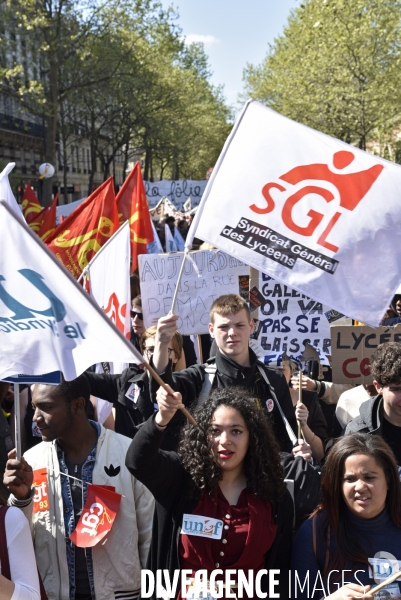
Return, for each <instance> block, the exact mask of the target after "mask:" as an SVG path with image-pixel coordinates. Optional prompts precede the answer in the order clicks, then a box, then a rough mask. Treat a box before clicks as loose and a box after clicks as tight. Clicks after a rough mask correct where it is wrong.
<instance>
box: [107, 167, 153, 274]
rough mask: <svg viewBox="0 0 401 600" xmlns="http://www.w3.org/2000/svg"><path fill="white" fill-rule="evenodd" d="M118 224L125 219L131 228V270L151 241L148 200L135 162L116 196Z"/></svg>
mask: <svg viewBox="0 0 401 600" xmlns="http://www.w3.org/2000/svg"><path fill="white" fill-rule="evenodd" d="M116 203H117V209H118V216H119V219H120V224H122V223H123V222H124V221H126V220H127V219H128V220H129V223H130V229H131V270H132V271H135V269H136V268H137V267H138V254H147V249H146V246H147V245H148V244H150V243H151V242H153V229H152V223H151V221H150V214H149V207H148V201H147V199H146V193H145V186H144V185H143V179H142V173H141V166H140V164H139V162H137V163H136V164H135V166H134V168H133V169H132V171H131V173H130V174H129V175H128V177H127V179H126V180H125V181H124V183H123V185H122V187H121V190H120V191H119V192H118V194H117V196H116Z"/></svg>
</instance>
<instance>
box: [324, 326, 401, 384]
mask: <svg viewBox="0 0 401 600" xmlns="http://www.w3.org/2000/svg"><path fill="white" fill-rule="evenodd" d="M385 342H401V325H396V326H395V327H377V328H376V329H373V328H372V327H366V326H364V327H358V326H354V327H341V326H340V327H338V326H333V327H332V328H331V345H332V367H333V381H335V382H336V383H355V384H361V383H372V381H373V378H372V376H371V374H370V357H371V356H372V354H373V352H374V351H375V350H376V348H377V347H378V345H379V344H384V343H385Z"/></svg>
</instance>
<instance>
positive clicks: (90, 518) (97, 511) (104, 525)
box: [70, 484, 122, 548]
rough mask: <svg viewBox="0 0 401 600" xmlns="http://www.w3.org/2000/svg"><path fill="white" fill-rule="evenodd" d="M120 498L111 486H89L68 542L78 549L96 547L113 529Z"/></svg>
mask: <svg viewBox="0 0 401 600" xmlns="http://www.w3.org/2000/svg"><path fill="white" fill-rule="evenodd" d="M121 498H122V496H121V494H117V493H116V492H115V491H114V488H112V487H111V486H107V485H105V486H103V485H94V484H89V485H88V493H87V496H86V502H85V506H84V508H83V509H82V514H81V516H80V518H79V521H78V523H77V526H76V527H75V529H74V531H73V532H72V533H71V535H70V540H71V541H72V542H73V543H74V544H75V545H76V546H78V547H79V548H92V547H93V546H96V544H97V543H98V542H100V540H102V539H103V538H104V537H105V536H106V535H107V534H108V533H109V531H110V530H111V528H112V527H113V523H114V519H115V518H116V514H117V513H118V509H119V507H120V502H121Z"/></svg>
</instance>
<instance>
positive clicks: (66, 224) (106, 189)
mask: <svg viewBox="0 0 401 600" xmlns="http://www.w3.org/2000/svg"><path fill="white" fill-rule="evenodd" d="M118 228H119V222H118V212H117V207H116V199H115V195H114V183H113V178H112V177H109V179H107V181H105V182H104V183H102V185H101V186H100V187H98V188H97V190H95V191H94V192H93V193H92V194H91V195H90V196H89V198H87V199H86V200H85V201H84V202H82V204H80V205H79V206H78V208H76V209H75V210H74V211H73V212H72V213H71V214H70V215H68V217H67V218H66V219H65V220H64V221H63V222H62V223H60V225H59V226H58V227H56V229H55V230H54V231H53V233H51V234H50V235H49V237H48V238H47V239H46V245H47V246H48V247H49V249H50V250H51V251H52V252H54V254H55V255H56V256H57V258H58V259H59V260H60V261H61V262H62V263H63V264H64V266H65V267H67V269H68V270H69V271H70V272H71V273H72V275H73V276H74V277H75V278H76V279H78V277H79V276H80V275H81V273H82V271H83V269H84V268H85V267H86V266H87V264H88V263H89V261H90V260H91V259H92V258H93V256H94V255H95V254H96V252H97V251H98V250H100V248H101V247H102V246H103V244H105V243H106V242H107V240H108V239H109V238H111V236H112V235H113V233H115V232H116V231H117V229H118Z"/></svg>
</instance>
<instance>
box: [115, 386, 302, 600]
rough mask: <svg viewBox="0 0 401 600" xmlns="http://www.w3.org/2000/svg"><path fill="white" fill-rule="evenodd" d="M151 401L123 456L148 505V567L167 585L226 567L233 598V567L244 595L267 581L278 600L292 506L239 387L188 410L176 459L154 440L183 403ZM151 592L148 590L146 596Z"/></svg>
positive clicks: (264, 424)
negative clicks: (152, 411)
mask: <svg viewBox="0 0 401 600" xmlns="http://www.w3.org/2000/svg"><path fill="white" fill-rule="evenodd" d="M158 400H159V410H158V412H157V413H156V415H155V416H154V417H152V418H151V419H149V420H148V421H147V422H146V423H145V425H144V426H142V427H141V428H140V430H139V431H138V433H137V434H136V436H135V438H134V439H133V441H132V444H131V446H130V449H129V450H128V454H127V459H126V465H127V467H128V469H129V470H130V471H131V473H133V474H135V476H136V477H137V479H139V480H140V481H142V482H143V483H144V484H145V485H146V487H148V489H149V490H150V491H151V492H152V493H153V495H154V496H155V499H156V511H155V522H154V528H153V539H152V543H151V549H150V553H149V559H148V568H150V569H151V570H152V571H153V572H156V571H157V570H160V569H167V570H168V571H169V576H170V581H173V577H174V572H175V571H176V570H177V569H181V570H182V569H186V570H187V571H188V573H190V576H192V577H193V578H195V575H196V572H197V571H199V570H205V571H206V572H207V578H208V579H209V577H210V576H212V577H213V575H212V573H213V572H215V571H217V570H220V571H221V573H220V574H217V573H214V576H216V580H222V581H223V580H224V579H225V571H226V570H227V569H232V570H233V571H234V574H233V575H232V576H231V578H232V580H233V585H232V586H231V587H232V591H233V592H234V594H236V589H237V588H236V586H237V585H238V583H239V580H238V571H240V572H243V574H244V576H245V578H246V579H247V581H248V583H250V582H251V583H252V585H253V591H252V590H250V589H248V593H244V594H243V597H244V598H257V597H258V595H259V597H263V596H260V593H266V592H268V591H269V583H270V586H271V590H273V589H274V592H276V593H280V594H281V596H280V597H281V598H285V597H286V589H287V588H286V584H287V581H288V569H289V554H290V549H291V534H292V517H293V513H292V500H291V498H290V497H289V495H288V492H286V487H285V484H284V478H283V471H282V468H281V464H280V455H279V446H278V443H277V441H276V438H275V436H274V433H273V432H272V430H271V428H270V425H269V423H268V421H267V418H266V417H265V416H264V414H263V413H262V411H259V410H258V409H257V408H256V406H255V404H254V402H253V401H252V399H249V395H248V392H247V391H246V390H241V389H239V388H224V389H217V390H214V391H213V392H212V394H211V396H210V398H209V400H207V401H206V402H204V403H203V404H202V406H201V407H200V408H199V409H198V410H197V411H196V413H195V415H194V416H195V419H196V421H197V427H194V426H192V425H190V424H188V425H186V426H185V428H184V429H183V431H182V435H181V442H180V446H179V451H178V454H176V453H174V452H163V451H160V450H159V446H160V443H161V441H162V439H163V435H164V433H165V431H166V429H167V428H168V426H169V423H170V421H171V419H172V417H173V416H174V414H175V412H176V411H177V410H178V409H179V408H181V407H183V404H182V402H181V395H180V394H179V393H178V392H177V393H172V394H171V395H169V396H167V397H166V395H160V396H159V398H158ZM180 534H181V535H180ZM270 569H278V570H279V573H276V575H275V578H276V581H277V584H276V587H275V588H273V584H274V581H273V579H272V578H270V582H269V580H268V577H267V574H266V571H264V570H270ZM262 570H263V572H262ZM167 585H168V584H167ZM194 587H195V586H194V585H193V586H192V590H189V595H190V596H192V592H193V591H194ZM184 589H185V586H184ZM176 592H177V590H175V592H174V595H173V597H177V593H176ZM245 592H246V590H245ZM185 593H188V589H186V590H185ZM160 595H161V594H160V591H159V593H157V590H156V592H155V594H154V596H153V597H160ZM180 595H181V591H178V598H180ZM169 596H170V597H171V595H170V593H169ZM204 596H205V594H204ZM211 596H212V597H213V585H212V586H211ZM193 597H195V598H197V597H199V596H198V595H196V593H195V596H193ZM224 597H225V596H224Z"/></svg>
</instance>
